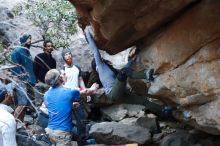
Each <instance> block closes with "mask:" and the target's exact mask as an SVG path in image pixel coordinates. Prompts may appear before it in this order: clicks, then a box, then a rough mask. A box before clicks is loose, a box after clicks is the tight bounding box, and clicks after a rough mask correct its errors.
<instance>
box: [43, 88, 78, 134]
mask: <svg viewBox="0 0 220 146" xmlns="http://www.w3.org/2000/svg"><path fill="white" fill-rule="evenodd" d="M79 99H80V92H79V90H72V89H68V88H65V87H63V86H59V87H56V88H51V89H50V90H48V91H47V92H46V93H45V95H44V103H45V105H46V107H47V108H48V112H49V122H48V128H50V129H52V130H63V131H66V132H71V131H72V103H73V102H76V101H78V100H79Z"/></svg>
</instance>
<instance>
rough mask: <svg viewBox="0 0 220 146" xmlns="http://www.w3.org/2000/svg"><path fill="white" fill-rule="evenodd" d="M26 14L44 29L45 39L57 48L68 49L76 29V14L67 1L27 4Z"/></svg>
mask: <svg viewBox="0 0 220 146" xmlns="http://www.w3.org/2000/svg"><path fill="white" fill-rule="evenodd" d="M24 13H25V14H27V17H28V18H29V19H30V20H31V21H33V22H34V24H35V25H36V26H38V27H40V28H41V29H42V31H41V34H42V37H43V38H45V39H51V40H52V41H53V42H54V45H55V46H56V47H68V46H69V43H70V36H71V35H73V34H74V33H75V32H76V31H77V29H76V20H77V18H76V12H75V9H74V7H73V5H72V4H71V3H70V2H69V1H67V0H38V1H35V2H31V3H27V4H26V5H25V7H24Z"/></svg>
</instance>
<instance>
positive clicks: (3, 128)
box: [0, 82, 17, 146]
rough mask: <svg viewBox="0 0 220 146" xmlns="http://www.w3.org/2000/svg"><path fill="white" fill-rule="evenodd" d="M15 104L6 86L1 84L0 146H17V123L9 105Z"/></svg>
mask: <svg viewBox="0 0 220 146" xmlns="http://www.w3.org/2000/svg"><path fill="white" fill-rule="evenodd" d="M13 103H14V98H13V97H12V96H11V95H10V94H8V93H7V90H6V88H5V87H4V84H2V83H1V82H0V146H17V143H16V138H15V134H16V122H15V118H14V116H13V115H12V114H11V113H12V112H13V109H12V108H11V107H9V105H11V104H13Z"/></svg>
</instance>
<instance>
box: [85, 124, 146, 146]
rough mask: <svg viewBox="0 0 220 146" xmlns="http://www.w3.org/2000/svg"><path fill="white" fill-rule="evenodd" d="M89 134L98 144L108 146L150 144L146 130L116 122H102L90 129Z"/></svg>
mask: <svg viewBox="0 0 220 146" xmlns="http://www.w3.org/2000/svg"><path fill="white" fill-rule="evenodd" d="M89 133H90V134H91V135H92V137H94V138H95V139H96V141H97V142H98V143H104V144H108V145H112V144H126V143H138V144H139V145H143V144H146V143H149V142H150V133H149V131H148V129H146V128H143V127H138V126H131V125H130V126H129V128H128V125H125V124H121V123H116V122H102V123H98V124H95V125H93V126H92V127H91V129H90V131H89Z"/></svg>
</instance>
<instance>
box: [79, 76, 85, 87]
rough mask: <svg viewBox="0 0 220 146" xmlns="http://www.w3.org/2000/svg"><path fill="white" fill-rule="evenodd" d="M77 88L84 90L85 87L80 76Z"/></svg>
mask: <svg viewBox="0 0 220 146" xmlns="http://www.w3.org/2000/svg"><path fill="white" fill-rule="evenodd" d="M79 87H80V88H85V87H86V86H85V83H84V81H83V78H82V77H81V76H80V77H79Z"/></svg>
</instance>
